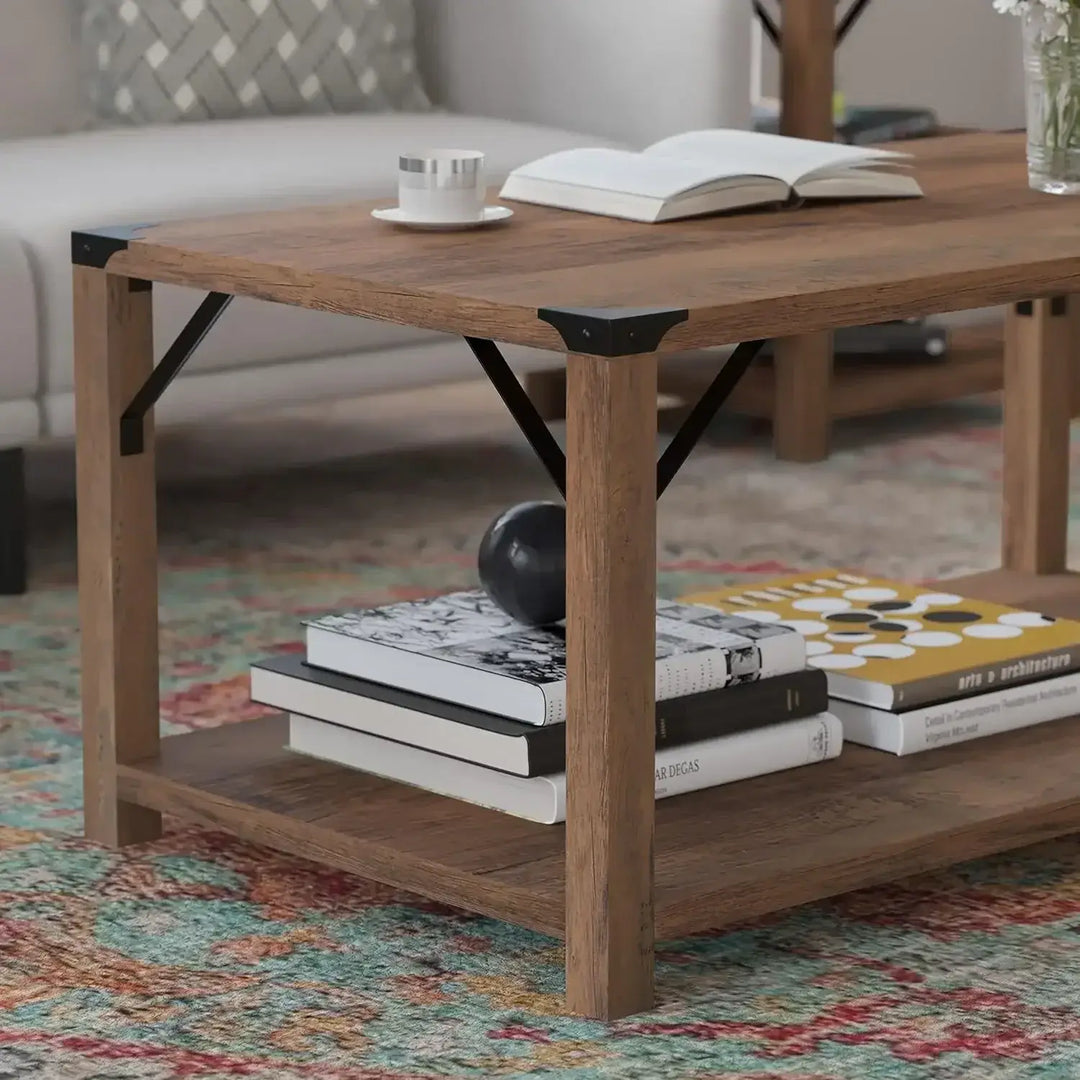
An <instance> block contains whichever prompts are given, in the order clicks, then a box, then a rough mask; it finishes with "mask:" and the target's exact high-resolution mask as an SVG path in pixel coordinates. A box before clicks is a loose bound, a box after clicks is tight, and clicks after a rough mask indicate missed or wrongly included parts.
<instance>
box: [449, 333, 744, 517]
mask: <svg viewBox="0 0 1080 1080" xmlns="http://www.w3.org/2000/svg"><path fill="white" fill-rule="evenodd" d="M465 341H466V343H467V344H468V346H469V348H470V349H472V351H473V355H475V357H476V359H477V360H479V361H480V366H481V367H482V368H483V369H484V374H485V375H487V377H488V379H489V380H490V381H491V384H492V385H493V386H494V387H495V389H496V391H498V394H499V397H501V398H502V400H503V403H504V404H505V405H506V407H507V409H509V411H510V415H511V416H512V417H513V418H514V420H515V421H516V422H517V426H518V427H519V428H520V429H521V433H522V434H523V435H524V436H525V438H526V439H527V440H528V443H529V445H530V446H531V447H532V448H533V451H534V453H535V454H536V456H537V457H538V458H539V459H540V463H541V464H542V465H543V466H544V468H545V469H546V470H547V473H548V475H549V476H550V477H551V479H552V482H553V483H554V484H555V486H556V487H557V488H558V489H559V494H560V495H562V497H563V498H564V499H565V498H566V454H564V453H563V450H562V447H560V446H559V444H558V442H556V441H555V436H554V435H552V434H551V429H550V428H549V427H548V426H547V424H546V423H545V422H544V418H543V417H542V416H541V415H540V413H539V412H537V409H536V406H535V405H534V404H533V403H532V400H531V399H530V398H529V395H528V394H527V393H526V392H525V389H524V387H523V386H522V385H521V383H520V382H519V381H518V378H517V376H516V375H515V374H514V373H513V371H512V370H511V368H510V365H509V364H508V363H507V362H506V358H505V357H504V356H503V354H502V353H501V352H500V351H499V347H498V346H497V345H496V344H495V343H494V342H493V341H488V340H487V339H485V338H471V337H467V338H466V339H465ZM764 344H765V342H764V341H747V342H744V343H743V344H742V345H740V346H739V347H738V348H737V349H736V350H735V351H734V352H733V353H732V354H731V356H730V357H729V358H728V361H727V363H726V364H724V366H723V367H722V368H721V369H720V372H719V374H718V375H717V376H716V378H715V379H713V381H712V383H710V385H709V387H708V389H707V390H706V391H705V392H704V393H703V394H702V395H701V397H700V398H699V399H698V403H697V404H696V405H695V406H694V407H693V409H691V410H690V415H689V416H688V417H687V418H686V419H685V420H684V421H683V423H682V425H681V426H680V428H679V430H678V431H677V432H676V433H675V437H674V438H673V439H672V440H671V442H670V443H668V446H667V449H666V450H665V451H664V452H663V454H661V455H660V460H659V461H658V462H657V463H656V497H657V498H658V499H659V498H660V496H661V495H663V494H664V492H665V491H666V490H667V488H668V485H670V483H671V481H672V480H674V479H675V477H676V476H677V475H678V472H679V470H680V469H681V468H682V467H683V465H684V464H686V459H687V458H688V457H689V456H690V454H691V452H692V451H693V449H694V447H695V446H696V445H697V444H698V441H699V440H700V439H701V436H702V435H704V434H705V430H706V428H708V426H709V424H710V423H711V422H712V419H713V417H714V416H716V414H717V412H719V410H720V408H721V407H722V406H723V404H724V402H725V401H727V399H728V398H729V397H730V396H731V393H732V391H733V390H734V389H735V387H736V386H738V385H739V381H740V380H741V379H742V377H743V376H744V375H745V374H746V372H747V370H748V369H749V367H750V364H751V363H752V362H753V360H754V357H755V356H757V354H758V353H759V352H760V351H761V349H762V346H764ZM616 362H617V361H616Z"/></svg>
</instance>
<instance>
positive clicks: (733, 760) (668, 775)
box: [556, 713, 843, 821]
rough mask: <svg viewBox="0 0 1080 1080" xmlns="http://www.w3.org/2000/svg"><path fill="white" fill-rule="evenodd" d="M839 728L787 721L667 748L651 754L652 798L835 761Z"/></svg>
mask: <svg viewBox="0 0 1080 1080" xmlns="http://www.w3.org/2000/svg"><path fill="white" fill-rule="evenodd" d="M842 745H843V728H842V726H841V724H840V721H839V720H837V718H836V717H835V716H833V715H831V714H830V713H822V714H819V715H817V716H812V717H809V718H807V719H804V720H789V721H788V722H787V723H784V724H773V725H770V726H769V727H764V728H759V729H758V730H757V731H746V732H743V733H741V734H739V735H727V736H722V737H721V738H718V739H710V740H708V741H707V742H701V743H693V744H691V745H689V746H679V747H669V748H667V749H665V750H661V751H659V752H658V753H657V755H656V774H655V775H656V786H655V791H656V797H657V798H658V799H667V798H670V797H671V796H673V795H685V794H686V793H687V792H690V791H700V790H702V789H703V788H710V787H718V786H720V785H721V784H733V783H735V782H736V781H739V780H749V779H750V778H751V777H754V776H763V775H765V774H766V773H774V772H783V771H784V770H786V769H796V768H799V767H801V766H803V765H811V764H813V763H815V762H818V761H825V760H827V759H828V758H834V757H836V756H837V755H838V754H839V753H840V750H841V747H842ZM556 798H557V803H556V813H557V815H558V816H557V818H556V820H558V821H565V820H566V782H565V777H564V776H560V777H559V781H558V782H557V783H556Z"/></svg>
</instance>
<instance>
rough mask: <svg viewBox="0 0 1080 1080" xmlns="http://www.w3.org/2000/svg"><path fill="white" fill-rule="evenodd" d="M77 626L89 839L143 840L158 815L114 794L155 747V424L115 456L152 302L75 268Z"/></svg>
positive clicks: (142, 359)
mask: <svg viewBox="0 0 1080 1080" xmlns="http://www.w3.org/2000/svg"><path fill="white" fill-rule="evenodd" d="M74 289H75V409H76V424H77V428H78V439H77V447H76V450H77V453H76V457H77V472H78V509H79V526H78V532H79V619H80V623H81V625H82V638H81V650H82V711H83V712H82V715H83V770H84V773H83V791H84V805H85V810H86V825H85V829H86V835H87V836H88V837H89V838H90V839H91V840H96V841H98V842H99V843H103V844H109V845H112V846H117V845H122V844H128V843H135V842H138V841H141V840H152V839H155V838H156V837H157V836H159V835H160V834H161V815H160V814H158V813H156V812H154V811H152V810H148V809H146V808H145V807H143V806H139V805H135V804H134V803H133V802H130V801H125V800H123V799H121V798H120V797H119V796H118V795H117V791H116V763H117V762H123V761H133V760H135V759H137V758H144V757H148V756H153V755H154V754H155V753H156V752H157V747H158V578H157V517H156V513H157V511H156V506H157V504H156V501H155V491H154V436H153V420H152V418H150V417H148V418H147V421H146V449H145V451H144V452H143V453H142V454H139V455H136V456H133V457H121V456H120V414H121V413H122V412H123V411H124V409H125V408H126V407H127V405H128V403H129V402H130V401H131V398H132V396H133V395H134V394H135V391H136V390H137V389H138V388H139V387H140V386H141V385H142V383H143V380H144V379H145V378H146V376H147V375H148V374H149V372H150V370H151V369H152V367H153V362H154V356H153V326H152V319H151V300H152V293H151V291H150V289H149V288H147V287H141V288H139V287H137V286H136V283H133V282H131V281H129V280H128V279H127V278H123V277H116V276H114V275H112V274H107V273H105V271H103V270H94V269H89V268H86V267H76V268H75V280H74Z"/></svg>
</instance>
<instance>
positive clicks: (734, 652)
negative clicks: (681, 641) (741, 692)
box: [656, 631, 806, 701]
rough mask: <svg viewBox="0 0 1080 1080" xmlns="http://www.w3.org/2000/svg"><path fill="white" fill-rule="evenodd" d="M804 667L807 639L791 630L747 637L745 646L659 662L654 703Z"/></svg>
mask: <svg viewBox="0 0 1080 1080" xmlns="http://www.w3.org/2000/svg"><path fill="white" fill-rule="evenodd" d="M735 632H736V633H739V632H738V631H735ZM805 667H806V639H805V638H803V636H802V635H801V634H798V633H795V632H794V631H792V632H791V633H779V634H769V635H767V636H763V637H753V638H751V637H747V638H746V643H745V645H744V646H738V647H733V648H729V647H727V646H718V647H716V648H711V649H703V650H701V651H700V652H691V653H680V654H678V655H676V656H671V657H667V658H665V659H663V660H658V661H657V664H656V700H657V701H670V700H672V699H673V698H680V697H686V696H688V695H691V694H699V693H702V692H704V691H707V690H720V689H722V688H724V687H725V686H729V685H732V684H735V685H743V684H745V683H748V682H756V681H758V680H762V679H771V678H773V677H774V676H777V675H790V674H791V673H792V672H793V671H801V670H802V669H803V668H805Z"/></svg>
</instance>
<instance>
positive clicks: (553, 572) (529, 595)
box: [478, 502, 566, 626]
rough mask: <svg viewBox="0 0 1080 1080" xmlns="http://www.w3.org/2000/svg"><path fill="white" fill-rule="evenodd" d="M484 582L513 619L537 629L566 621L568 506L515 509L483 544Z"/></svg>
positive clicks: (496, 523)
mask: <svg viewBox="0 0 1080 1080" xmlns="http://www.w3.org/2000/svg"><path fill="white" fill-rule="evenodd" d="M478 562H479V567H480V582H481V584H482V585H483V586H484V589H485V591H486V592H487V594H488V596H490V597H491V599H492V600H494V601H495V603H496V604H498V605H499V607H501V608H502V609H503V611H505V612H506V613H507V614H508V615H512V616H513V617H514V618H515V619H518V620H519V621H520V622H524V623H529V624H530V625H532V626H545V625H547V624H548V623H554V622H558V621H559V620H560V619H562V618H564V617H565V616H566V507H564V506H563V505H562V504H560V503H551V502H528V503H521V504H519V505H518V506H512V507H510V509H509V510H506V511H504V512H503V513H501V514H500V515H499V516H498V517H497V518H496V519H495V520H494V521H493V522H492V523H491V525H490V526H489V527H488V531H487V532H486V533H485V534H484V539H483V540H482V541H481V542H480V557H479V559H478Z"/></svg>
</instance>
